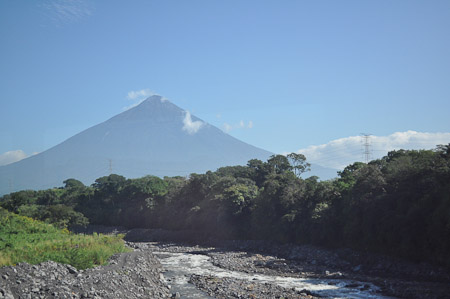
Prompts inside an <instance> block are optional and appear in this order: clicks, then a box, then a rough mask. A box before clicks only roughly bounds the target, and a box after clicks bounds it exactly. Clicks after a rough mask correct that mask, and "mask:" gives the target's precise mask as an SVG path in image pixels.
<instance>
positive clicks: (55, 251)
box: [0, 208, 130, 269]
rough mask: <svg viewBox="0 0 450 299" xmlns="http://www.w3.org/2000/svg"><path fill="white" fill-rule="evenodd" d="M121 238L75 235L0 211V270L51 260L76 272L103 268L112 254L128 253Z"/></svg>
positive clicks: (119, 236) (65, 230)
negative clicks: (96, 267) (67, 265)
mask: <svg viewBox="0 0 450 299" xmlns="http://www.w3.org/2000/svg"><path fill="white" fill-rule="evenodd" d="M122 238H123V236H121V235H118V236H105V235H101V234H100V235H99V234H94V235H88V236H87V235H76V234H72V233H70V232H69V231H68V230H67V229H62V230H61V229H58V228H55V227H54V226H52V225H50V224H46V223H43V222H40V221H37V220H34V219H31V218H28V217H24V216H18V215H15V214H13V213H10V212H8V211H6V210H4V209H1V208H0V267H2V266H7V265H14V264H17V263H19V262H28V263H30V264H38V263H40V262H43V261H47V260H52V261H55V262H59V263H64V264H70V265H72V266H74V267H76V268H77V269H86V268H91V267H94V266H97V265H103V264H105V263H106V262H107V260H108V259H109V257H110V256H111V255H113V254H115V253H119V252H126V251H130V250H129V249H128V248H127V247H125V245H124V242H123V239H122Z"/></svg>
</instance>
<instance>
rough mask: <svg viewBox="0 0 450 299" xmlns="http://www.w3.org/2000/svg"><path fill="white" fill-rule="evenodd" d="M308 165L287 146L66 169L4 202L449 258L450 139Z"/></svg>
mask: <svg viewBox="0 0 450 299" xmlns="http://www.w3.org/2000/svg"><path fill="white" fill-rule="evenodd" d="M308 167H309V164H308V163H307V162H306V159H305V157H304V156H303V155H299V154H290V155H288V156H282V155H274V156H272V157H271V158H270V159H269V160H267V161H266V162H263V161H260V160H256V159H255V160H250V161H248V164H247V165H246V166H230V167H223V168H220V169H218V170H217V171H215V172H211V171H209V172H207V173H205V174H191V175H190V176H189V177H188V178H185V177H165V178H163V179H161V178H158V177H155V176H146V177H142V178H137V179H126V178H125V177H123V176H120V175H116V174H111V175H109V176H105V177H101V178H98V179H97V180H96V181H95V183H94V184H92V185H91V186H85V185H84V184H83V183H81V182H80V181H78V180H76V179H68V180H66V181H64V187H62V188H55V189H48V190H42V191H31V190H26V191H20V192H15V193H11V194H8V195H5V196H3V197H2V198H0V206H1V207H3V208H5V209H7V210H9V211H11V212H14V213H17V214H20V215H24V216H29V217H32V218H35V219H38V220H43V221H46V222H50V223H54V224H56V225H58V226H60V227H74V226H83V225H86V224H88V223H91V224H103V225H121V226H126V227H129V228H134V227H145V228H165V229H171V230H180V229H190V230H197V231H201V232H203V233H205V234H207V235H209V236H211V237H214V238H226V239H265V240H272V241H277V242H293V243H311V244H316V245H322V246H327V247H350V248H354V249H357V250H363V251H372V252H378V253H383V254H389V255H395V256H400V257H404V258H408V259H410V260H413V261H429V262H433V263H439V264H441V265H445V266H447V267H449V266H450V144H449V145H441V146H438V147H437V148H436V149H434V150H419V151H415V150H398V151H392V152H389V153H388V154H387V156H385V157H383V158H382V159H378V160H374V161H371V162H370V163H368V164H365V163H360V162H356V163H354V164H351V165H349V166H347V167H346V168H345V169H344V170H343V171H341V172H339V173H338V178H336V179H334V180H331V181H319V180H318V178H317V177H309V178H306V179H303V178H301V175H302V174H303V173H304V172H306V171H307V170H308ZM302 176H304V174H303V175H302Z"/></svg>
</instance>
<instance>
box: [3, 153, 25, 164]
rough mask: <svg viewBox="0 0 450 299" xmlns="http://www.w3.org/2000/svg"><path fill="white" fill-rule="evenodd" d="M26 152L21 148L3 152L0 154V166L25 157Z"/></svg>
mask: <svg viewBox="0 0 450 299" xmlns="http://www.w3.org/2000/svg"><path fill="white" fill-rule="evenodd" d="M26 157H28V156H27V154H25V152H24V151H23V150H15V151H9V152H6V153H3V154H1V155H0V166H3V165H8V164H11V163H14V162H17V161H20V160H22V159H25V158H26Z"/></svg>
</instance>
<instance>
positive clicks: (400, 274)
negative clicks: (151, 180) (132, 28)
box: [0, 231, 450, 298]
mask: <svg viewBox="0 0 450 299" xmlns="http://www.w3.org/2000/svg"><path fill="white" fill-rule="evenodd" d="M150 235H151V234H150ZM157 235H158V236H159V237H158V238H161V236H162V233H161V232H158V234H157ZM130 236H133V238H134V239H133V238H132V239H133V240H134V241H133V242H131V241H129V242H127V245H128V246H130V247H131V248H133V249H134V251H133V252H130V253H123V254H119V255H115V256H113V257H112V258H111V260H110V263H109V265H108V266H102V267H97V268H94V269H88V270H84V271H78V270H77V269H75V268H73V267H71V266H68V265H61V264H57V263H55V262H51V261H49V262H44V263H41V264H39V265H29V264H26V263H20V264H18V265H16V266H14V267H3V268H0V298H170V297H174V298H383V297H385V298H386V297H398V298H449V297H450V295H449V294H450V277H449V273H448V272H446V270H445V269H442V268H439V267H434V266H430V265H426V264H420V265H417V264H411V263H408V262H405V261H401V260H397V259H393V258H389V257H383V256H377V255H371V254H363V253H360V252H354V251H350V250H326V249H322V248H317V247H313V246H297V245H277V244H272V243H267V242H258V241H227V242H224V241H208V242H194V244H202V245H192V244H193V243H191V245H189V244H187V243H182V242H180V241H184V240H177V242H175V243H172V242H167V241H168V239H169V237H170V236H169V237H168V236H165V237H164V238H163V239H164V242H158V241H157V240H154V235H153V237H149V235H148V234H147V238H144V237H143V234H142V231H141V232H139V234H137V235H136V233H135V232H134V233H133V232H132V233H131V234H130ZM137 236H138V238H137ZM172 237H173V236H172ZM136 238H137V239H139V238H142V240H144V241H145V242H136ZM174 239H175V240H176V238H174Z"/></svg>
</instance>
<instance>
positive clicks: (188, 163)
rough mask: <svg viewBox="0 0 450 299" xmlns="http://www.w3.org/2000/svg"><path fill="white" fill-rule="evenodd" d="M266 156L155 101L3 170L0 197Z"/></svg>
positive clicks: (0, 170)
mask: <svg viewBox="0 0 450 299" xmlns="http://www.w3.org/2000/svg"><path fill="white" fill-rule="evenodd" d="M270 155H272V153H270V152H268V151H265V150H263V149H260V148H257V147H254V146H252V145H249V144H247V143H245V142H242V141H240V140H238V139H236V138H234V137H232V136H230V135H228V134H226V133H224V132H223V131H222V130H220V129H218V128H217V127H214V126H212V125H210V124H208V123H206V122H205V121H203V120H201V119H199V118H197V117H196V116H194V115H191V114H190V113H189V112H188V111H185V110H183V109H181V108H179V107H178V106H176V105H175V104H173V103H171V102H170V101H168V100H166V99H164V98H162V97H161V96H156V95H155V96H151V97H149V98H148V99H146V100H145V101H144V102H142V103H141V104H139V105H138V106H136V107H134V108H131V109H129V110H127V111H125V112H122V113H120V114H118V115H116V116H114V117H112V118H110V119H109V120H107V121H105V122H103V123H100V124H98V125H96V126H93V127H91V128H89V129H87V130H85V131H83V132H81V133H79V134H77V135H75V136H73V137H71V138H69V139H67V140H66V141H64V142H62V143H60V144H58V145H56V146H54V147H52V148H50V149H48V150H46V151H44V152H42V153H40V154H37V155H34V156H31V157H29V158H26V159H24V160H21V161H18V162H16V163H13V164H9V165H5V166H1V167H0V194H5V193H8V192H11V191H16V190H23V189H36V190H39V189H47V188H52V187H55V186H61V185H62V182H63V181H64V180H66V179H68V178H75V179H78V180H80V181H82V182H83V183H85V184H91V183H93V182H94V180H95V179H96V178H99V177H101V176H105V175H108V174H109V173H116V174H120V175H123V176H125V177H127V178H134V177H141V176H144V175H148V174H151V175H156V176H160V177H163V176H185V175H189V174H190V173H203V172H205V171H208V170H212V171H214V170H216V169H217V168H219V167H222V166H231V165H245V164H246V163H247V161H248V160H250V159H260V160H263V161H265V160H267V158H269V157H270Z"/></svg>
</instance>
